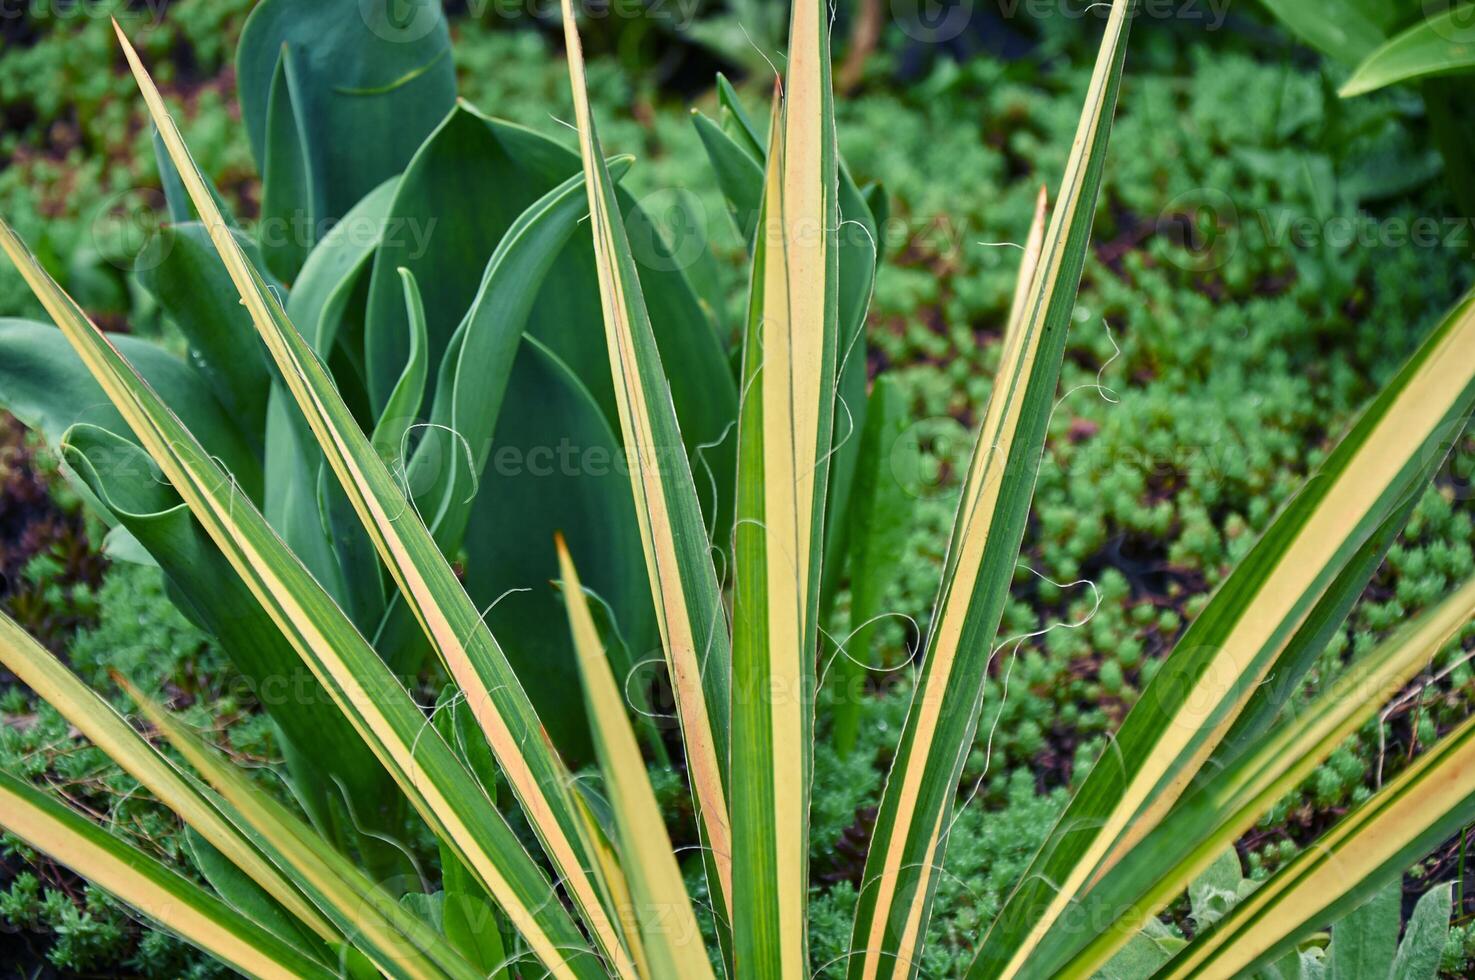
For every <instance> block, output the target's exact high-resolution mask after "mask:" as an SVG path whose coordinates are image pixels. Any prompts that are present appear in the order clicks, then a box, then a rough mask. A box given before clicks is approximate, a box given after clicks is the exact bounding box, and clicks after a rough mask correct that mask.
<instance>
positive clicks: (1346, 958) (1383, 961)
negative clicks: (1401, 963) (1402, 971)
mask: <svg viewBox="0 0 1475 980" xmlns="http://www.w3.org/2000/svg"><path fill="white" fill-rule="evenodd" d="M1402 918H1403V878H1402V876H1401V875H1400V876H1399V877H1398V878H1397V879H1396V880H1394V881H1391V882H1389V883H1388V884H1387V885H1385V886H1384V887H1383V888H1381V889H1379V890H1378V891H1376V892H1374V893H1373V894H1372V896H1371V897H1369V898H1368V900H1367V901H1365V902H1363V903H1362V904H1361V905H1359V906H1357V908H1355V909H1353V910H1352V911H1351V912H1348V913H1347V914H1346V915H1344V916H1343V917H1342V918H1340V919H1338V920H1337V922H1336V923H1335V924H1334V925H1333V927H1332V941H1331V944H1330V945H1328V946H1327V949H1326V967H1327V971H1326V976H1327V980H1363V978H1364V977H1379V976H1383V975H1385V974H1386V973H1387V972H1388V969H1389V967H1390V966H1391V965H1392V963H1393V957H1394V955H1395V953H1396V952H1397V950H1398V927H1399V924H1400V920H1401V919H1402Z"/></svg>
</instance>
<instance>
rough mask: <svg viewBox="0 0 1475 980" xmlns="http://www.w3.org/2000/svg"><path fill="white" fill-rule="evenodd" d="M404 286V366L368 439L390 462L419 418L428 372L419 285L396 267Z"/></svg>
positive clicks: (428, 363)
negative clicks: (406, 350)
mask: <svg viewBox="0 0 1475 980" xmlns="http://www.w3.org/2000/svg"><path fill="white" fill-rule="evenodd" d="M398 271H399V276H400V286H401V288H402V289H403V290H404V303H405V313H406V316H408V318H409V328H410V350H409V353H408V354H407V355H406V357H405V366H404V370H402V371H401V372H400V376H399V380H398V381H396V382H395V385H394V388H393V389H392V390H391V391H390V392H389V400H388V401H386V402H385V403H384V408H383V409H382V410H381V411H380V412H379V421H378V422H377V423H376V424H375V426H374V434H373V435H372V436H371V437H370V439H369V442H370V443H371V444H372V445H373V447H374V451H375V452H377V453H378V454H379V455H380V457H382V458H383V459H384V460H385V461H387V462H390V463H396V462H401V459H400V457H401V455H402V454H401V447H402V446H403V445H404V444H405V438H406V437H407V436H408V435H409V434H410V427H411V426H412V425H414V424H415V422H416V421H418V420H419V418H420V404H421V403H422V402H423V401H424V400H425V381H426V378H428V377H429V375H430V355H429V352H428V351H427V349H426V348H427V345H428V343H429V342H428V341H427V340H426V327H425V304H424V303H423V302H422V301H421V299H420V286H419V284H418V283H417V282H415V274H414V273H413V272H411V271H410V270H409V269H405V268H401V269H399V270H398Z"/></svg>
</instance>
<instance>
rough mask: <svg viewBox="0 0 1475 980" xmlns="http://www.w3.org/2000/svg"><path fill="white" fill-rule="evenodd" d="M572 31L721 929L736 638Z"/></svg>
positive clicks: (609, 325)
mask: <svg viewBox="0 0 1475 980" xmlns="http://www.w3.org/2000/svg"><path fill="white" fill-rule="evenodd" d="M563 27H564V39H565V42H566V46H567V49H568V65H569V76H570V83H571V85H572V88H573V97H574V116H575V120H576V122H577V124H578V130H579V150H580V153H581V155H582V157H583V161H584V175H585V180H586V187H587V189H588V193H589V224H590V230H591V232H592V234H593V236H594V256H595V263H596V265H597V267H598V271H599V291H600V296H601V298H602V301H603V310H604V326H605V337H606V342H607V344H608V347H609V361H610V370H611V372H612V374H613V377H614V387H615V398H616V401H617V403H618V407H619V415H620V429H621V433H622V435H623V437H624V441H625V453H626V456H627V457H628V459H629V466H630V476H631V479H630V484H631V490H632V492H633V494H634V498H635V513H636V517H637V519H638V521H639V524H640V535H641V542H642V544H643V545H644V549H645V563H646V570H647V572H648V574H649V577H650V585H651V592H652V594H653V595H654V596H655V603H656V618H657V623H658V625H659V627H660V634H661V643H662V646H663V647H664V649H665V654H666V666H667V670H668V671H669V673H670V676H671V687H672V690H673V692H674V694H675V699H676V711H677V714H678V716H679V717H680V721H681V731H682V737H683V739H684V740H685V745H686V763H687V770H688V773H689V776H690V779H691V783H692V796H693V798H694V799H695V802H696V808H697V812H698V814H699V821H698V822H699V827H700V831H701V834H702V843H703V845H704V847H705V852H704V853H705V855H706V862H707V866H708V877H709V880H711V883H712V887H711V893H712V897H713V899H714V901H715V902H716V903H717V906H718V907H717V909H716V916H717V919H718V922H719V923H721V922H725V921H726V919H727V913H726V910H727V909H728V908H730V907H731V894H732V855H733V851H732V841H731V831H730V824H729V819H728V804H727V796H728V785H727V771H726V766H727V758H728V697H729V694H728V690H729V670H730V640H729V636H728V631H727V623H726V621H725V619H724V618H723V606H722V594H721V590H720V589H719V587H718V584H717V572H716V568H715V566H714V565H713V561H712V552H711V546H712V545H711V542H710V541H709V540H708V538H707V532H706V529H705V527H704V526H703V524H702V512H701V508H700V506H699V504H698V502H697V494H696V486H695V484H694V482H693V480H692V474H691V467H690V464H689V463H688V462H687V459H686V455H685V453H684V451H683V450H682V442H681V432H680V429H679V428H678V426H677V423H676V413H675V409H674V408H673V407H672V402H671V394H670V389H669V386H668V385H667V382H666V377H665V373H664V369H663V368H662V366H661V357H660V352H659V351H658V350H657V349H656V344H655V336H654V334H653V332H652V330H651V323H650V315H649V313H648V311H647V310H646V306H645V300H644V298H643V296H642V294H641V289H640V280H639V278H638V276H637V275H636V269H635V261H634V259H633V257H632V256H631V253H630V242H629V239H628V237H627V235H626V233H625V226H624V222H623V221H621V220H620V218H619V215H620V211H619V208H618V206H617V204H618V202H617V201H616V199H615V194H614V187H613V184H612V182H611V180H610V177H609V170H608V167H607V166H606V164H605V161H604V155H603V153H602V152H601V150H600V146H599V136H598V134H597V133H596V132H595V129H594V119H593V117H592V115H591V113H590V110H589V95H588V87H587V82H586V79H585V74H584V57H583V50H582V48H581V46H580V42H579V32H578V26H577V24H576V23H575V21H574V13H573V5H572V3H571V2H569V0H564V3H563Z"/></svg>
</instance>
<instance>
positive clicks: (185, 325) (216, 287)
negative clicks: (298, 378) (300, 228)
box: [134, 222, 271, 454]
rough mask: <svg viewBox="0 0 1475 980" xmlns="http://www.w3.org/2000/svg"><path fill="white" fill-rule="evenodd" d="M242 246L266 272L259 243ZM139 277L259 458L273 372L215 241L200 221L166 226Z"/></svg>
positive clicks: (147, 250)
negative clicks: (221, 264) (258, 250)
mask: <svg viewBox="0 0 1475 980" xmlns="http://www.w3.org/2000/svg"><path fill="white" fill-rule="evenodd" d="M242 247H243V248H244V249H245V250H246V254H247V255H248V256H250V257H251V260H252V261H253V262H254V263H255V264H256V266H257V268H258V269H259V268H264V266H262V264H261V262H260V260H259V258H258V257H257V255H256V249H255V246H254V245H248V244H246V242H245V241H244V240H243V241H242ZM134 273H135V274H136V275H137V276H138V281H139V282H140V283H142V284H143V287H144V288H145V289H147V290H148V291H149V292H150V293H152V294H153V295H154V298H155V299H156V300H158V302H159V305H160V307H162V308H163V310H164V313H165V314H166V315H167V316H168V317H169V319H171V320H173V321H174V324H175V326H177V327H178V328H179V330H180V332H181V333H183V334H184V336H185V340H186V341H187V342H188V343H189V349H190V357H191V363H192V364H193V365H194V367H195V368H196V369H197V370H198V371H200V372H201V373H202V374H203V375H205V377H206V378H208V379H209V381H210V383H211V385H212V387H213V390H214V392H215V396H216V398H217V399H218V400H219V401H220V404H221V406H222V407H223V408H224V409H225V411H226V412H227V413H228V415H229V416H230V418H231V419H232V420H233V421H234V422H235V424H236V427H237V429H238V430H239V431H240V432H241V434H242V436H243V437H244V438H245V439H246V441H247V442H248V443H249V444H250V445H251V447H252V448H253V449H254V450H255V451H256V452H257V453H258V454H259V453H260V452H261V447H262V444H263V442H264V440H265V438H266V397H267V392H268V390H270V387H271V374H270V372H269V370H268V369H267V366H266V355H265V354H264V353H263V352H262V350H261V343H260V341H258V340H257V339H256V337H255V335H254V334H253V333H252V331H251V318H250V317H248V316H247V315H246V311H245V310H243V309H241V304H240V303H238V302H236V299H235V297H234V295H233V294H232V292H231V288H230V280H229V279H228V278H226V275H225V270H224V269H222V268H221V267H220V260H219V259H217V258H216V257H215V249H214V248H213V247H212V246H211V245H210V236H209V235H208V234H206V232H205V229H204V228H203V227H202V226H201V225H200V224H199V223H198V222H189V223H187V224H176V225H165V226H164V227H162V228H160V229H159V231H158V234H156V235H155V236H154V237H153V238H152V239H150V240H149V243H148V245H146V246H145V247H144V249H143V251H142V252H140V253H139V255H138V259H137V261H136V262H135V263H134ZM190 421H191V422H193V420H190Z"/></svg>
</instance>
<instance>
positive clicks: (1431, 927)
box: [1333, 881, 1454, 980]
mask: <svg viewBox="0 0 1475 980" xmlns="http://www.w3.org/2000/svg"><path fill="white" fill-rule="evenodd" d="M1396 887H1397V889H1398V892H1399V897H1400V898H1401V897H1402V892H1403V883H1402V882H1401V881H1400V882H1399V883H1398V885H1397V886H1396ZM1453 901H1454V882H1449V881H1447V882H1445V883H1444V884H1442V885H1435V886H1434V887H1433V888H1431V889H1429V890H1428V891H1426V892H1424V894H1423V895H1421V896H1420V897H1419V902H1418V904H1417V905H1415V906H1414V911H1413V915H1411V916H1409V919H1408V925H1407V927H1405V929H1404V931H1403V942H1401V943H1399V944H1398V955H1397V956H1395V957H1394V958H1393V964H1392V966H1391V967H1389V969H1388V980H1435V978H1437V977H1438V976H1439V967H1440V964H1441V963H1442V962H1443V960H1444V944H1445V943H1446V942H1447V941H1448V939H1449V910H1450V906H1451V905H1452V904H1453ZM1399 911H1400V912H1401V911H1402V909H1401V908H1400V909H1399ZM1333 936H1334V937H1335V936H1336V933H1333ZM1333 941H1334V942H1335V938H1334V939H1333Z"/></svg>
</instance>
